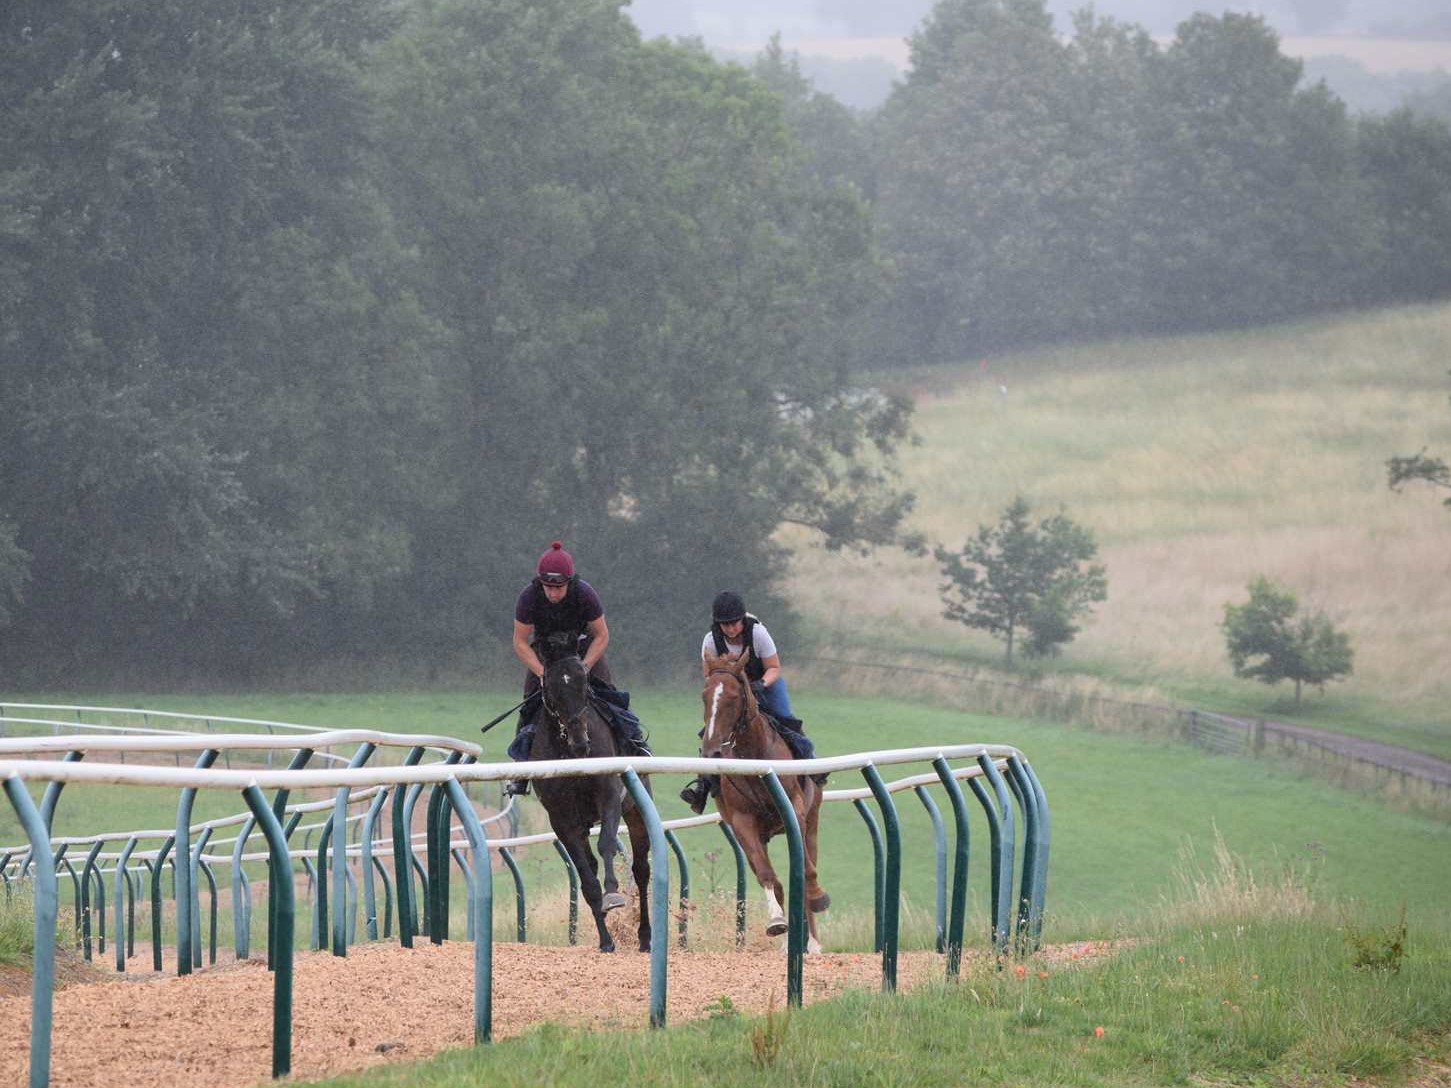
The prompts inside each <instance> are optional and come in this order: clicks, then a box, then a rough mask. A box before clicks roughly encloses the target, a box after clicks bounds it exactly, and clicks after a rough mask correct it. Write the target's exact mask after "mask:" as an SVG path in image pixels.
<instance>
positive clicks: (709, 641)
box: [700, 620, 776, 661]
mask: <svg viewBox="0 0 1451 1088" xmlns="http://www.w3.org/2000/svg"><path fill="white" fill-rule="evenodd" d="M745 645H746V644H745V642H743V641H742V642H732V641H731V640H730V639H726V652H727V653H730V654H735V655H737V656H739V654H740V652H741V650H743V649H745ZM751 648H752V649H753V650H755V651H756V656H757V657H758V658H760V659H761V660H762V661H765V660H766V658H768V657H771V656H773V655H774V654H775V653H776V643H775V642H774V641H772V639H771V632H770V631H767V630H766V625H765V624H764V623H762V622H761V621H760V620H757V621H756V626H754V627H752V628H751ZM714 656H715V635H714V634H713V633H712V632H711V631H707V632H706V633H705V641H704V642H702V643H701V644H700V657H701V660H702V661H703V660H705V659H706V658H707V657H714Z"/></svg>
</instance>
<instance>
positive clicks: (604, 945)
mask: <svg viewBox="0 0 1451 1088" xmlns="http://www.w3.org/2000/svg"><path fill="white" fill-rule="evenodd" d="M614 950H615V942H614V941H601V942H600V951H601V952H613V951H614Z"/></svg>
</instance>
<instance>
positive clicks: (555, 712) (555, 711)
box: [539, 657, 589, 747]
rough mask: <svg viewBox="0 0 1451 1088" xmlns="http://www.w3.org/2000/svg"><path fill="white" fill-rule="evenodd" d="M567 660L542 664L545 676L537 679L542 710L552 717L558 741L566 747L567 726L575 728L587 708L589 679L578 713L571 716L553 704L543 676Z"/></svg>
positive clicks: (586, 682)
mask: <svg viewBox="0 0 1451 1088" xmlns="http://www.w3.org/2000/svg"><path fill="white" fill-rule="evenodd" d="M568 660H569V658H567V657H562V658H557V659H556V660H554V661H551V662H549V664H547V665H545V666H544V673H545V676H543V677H540V679H539V694H540V698H541V699H542V700H543V702H544V710H545V712H546V713H547V714H548V715H549V716H550V717H551V718H553V719H554V728H555V732H556V733H557V734H558V736H559V740H560V743H562V744H564V745H565V746H566V747H568V745H569V731H568V728H567V727H569V726H575V727H576V728H578V727H579V724H580V722H582V721H583V720H584V716H585V713H586V712H587V711H588V710H589V681H588V679H586V680H585V700H584V703H583V705H582V706H581V708H580V711H579V713H578V714H574V715H572V716H571V715H567V714H565V713H563V712H562V711H560V710H559V708H558V707H556V706H555V705H554V703H553V702H552V700H550V698H549V684H548V683H547V682H546V679H545V678H546V677H547V676H548V674H549V670H550V669H551V668H554V667H555V666H556V665H559V664H560V663H562V662H565V661H568Z"/></svg>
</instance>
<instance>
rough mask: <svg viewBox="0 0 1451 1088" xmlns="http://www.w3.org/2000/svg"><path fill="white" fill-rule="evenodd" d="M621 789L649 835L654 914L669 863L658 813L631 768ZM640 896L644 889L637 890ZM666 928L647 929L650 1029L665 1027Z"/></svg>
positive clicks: (666, 885) (666, 887) (666, 892)
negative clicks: (631, 800)
mask: <svg viewBox="0 0 1451 1088" xmlns="http://www.w3.org/2000/svg"><path fill="white" fill-rule="evenodd" d="M624 779H625V789H627V790H628V791H629V793H630V796H631V797H632V798H633V799H634V801H635V806H636V807H637V808H638V809H639V810H640V815H641V816H642V817H643V818H644V820H645V830H646V831H647V832H648V833H649V835H650V898H651V900H652V901H653V902H654V903H655V909H656V912H657V914H658V912H659V910H660V904H662V903H668V902H670V862H669V860H668V856H667V855H666V853H665V850H666V846H665V826H664V824H662V823H661V822H660V813H659V811H658V810H657V809H656V808H655V799H654V798H653V797H651V796H650V791H649V790H647V789H646V788H645V784H644V783H643V782H641V781H640V776H639V775H638V774H636V773H635V769H634V768H633V767H626V768H625V774H624ZM640 890H641V894H643V893H644V889H643V888H642V889H640ZM667 932H668V930H667V927H665V926H661V925H652V926H651V927H650V1026H651V1027H652V1028H663V1027H664V1026H665V996H666V985H667V974H666V972H667V969H668V967H669V961H668V957H669V955H670V938H669V937H668V936H666V933H667Z"/></svg>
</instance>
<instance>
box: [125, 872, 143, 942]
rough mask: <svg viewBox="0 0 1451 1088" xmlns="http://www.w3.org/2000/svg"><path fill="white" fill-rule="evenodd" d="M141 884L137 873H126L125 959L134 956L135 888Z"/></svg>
mask: <svg viewBox="0 0 1451 1088" xmlns="http://www.w3.org/2000/svg"><path fill="white" fill-rule="evenodd" d="M140 883H141V876H140V874H139V873H135V872H131V871H128V872H127V873H126V958H127V959H130V958H131V957H132V956H134V955H136V899H137V895H136V886H137V885H138V884H140Z"/></svg>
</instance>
